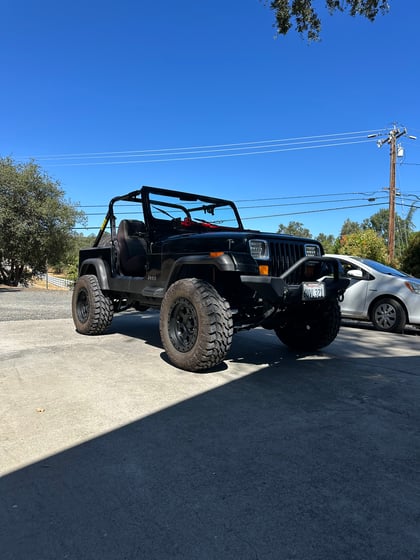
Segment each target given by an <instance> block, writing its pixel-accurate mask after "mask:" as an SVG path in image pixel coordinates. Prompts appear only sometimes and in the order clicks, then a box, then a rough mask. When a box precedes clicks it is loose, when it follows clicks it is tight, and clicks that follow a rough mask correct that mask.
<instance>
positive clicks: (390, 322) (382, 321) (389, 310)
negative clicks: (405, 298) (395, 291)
mask: <svg viewBox="0 0 420 560" xmlns="http://www.w3.org/2000/svg"><path fill="white" fill-rule="evenodd" d="M371 321H372V323H373V326H374V327H375V329H377V330H378V331H385V332H400V333H401V332H403V330H404V327H405V325H406V323H407V315H406V313H405V311H404V308H403V307H402V305H401V304H400V303H399V302H398V301H397V300H396V299H393V298H382V299H380V300H378V301H377V302H376V303H375V305H374V306H373V307H372V312H371Z"/></svg>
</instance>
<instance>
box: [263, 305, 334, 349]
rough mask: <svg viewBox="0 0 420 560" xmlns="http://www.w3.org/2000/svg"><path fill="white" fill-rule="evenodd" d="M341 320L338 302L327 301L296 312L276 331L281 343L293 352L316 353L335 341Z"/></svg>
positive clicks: (304, 307)
mask: <svg viewBox="0 0 420 560" xmlns="http://www.w3.org/2000/svg"><path fill="white" fill-rule="evenodd" d="M340 319H341V314H340V306H339V305H338V302H337V301H335V300H334V301H327V302H322V303H319V304H310V306H309V305H308V306H303V307H302V308H300V309H298V310H295V312H294V313H290V315H289V317H288V319H287V320H286V322H285V323H283V325H282V326H281V327H276V328H275V329H274V330H275V332H276V335H277V336H278V338H279V339H280V340H281V342H283V344H285V345H286V346H288V347H289V348H291V349H292V350H297V351H300V352H314V351H315V350H320V349H321V348H324V347H325V346H328V345H329V344H331V342H333V340H335V338H336V336H337V334H338V331H339V330H340Z"/></svg>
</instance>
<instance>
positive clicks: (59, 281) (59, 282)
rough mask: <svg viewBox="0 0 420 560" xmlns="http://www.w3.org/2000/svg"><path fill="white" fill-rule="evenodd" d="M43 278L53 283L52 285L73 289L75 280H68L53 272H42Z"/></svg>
mask: <svg viewBox="0 0 420 560" xmlns="http://www.w3.org/2000/svg"><path fill="white" fill-rule="evenodd" d="M40 279H41V280H45V283H46V284H47V285H48V284H51V285H52V286H57V287H58V288H68V289H69V290H71V289H72V288H73V287H74V282H73V280H67V278H58V277H57V276H51V274H48V275H47V274H41V275H40Z"/></svg>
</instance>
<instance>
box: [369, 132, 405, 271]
mask: <svg viewBox="0 0 420 560" xmlns="http://www.w3.org/2000/svg"><path fill="white" fill-rule="evenodd" d="M406 134H407V129H406V128H403V129H402V130H400V129H399V128H397V127H396V126H395V124H394V126H393V128H392V129H391V130H390V131H389V133H388V136H387V137H386V138H384V139H383V140H378V141H377V143H376V144H377V146H378V148H382V146H383V145H384V144H389V159H390V165H389V222H388V259H389V262H390V263H391V264H392V262H393V260H394V256H395V167H396V164H397V140H398V138H400V137H401V136H405V135H406ZM375 136H379V134H371V135H369V136H368V138H374V137H375ZM408 137H409V138H411V140H416V137H415V136H408Z"/></svg>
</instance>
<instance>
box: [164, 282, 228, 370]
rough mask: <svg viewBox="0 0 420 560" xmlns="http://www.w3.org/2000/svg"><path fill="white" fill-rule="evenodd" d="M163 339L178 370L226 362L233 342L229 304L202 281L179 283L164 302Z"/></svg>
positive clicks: (208, 366)
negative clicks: (225, 359)
mask: <svg viewBox="0 0 420 560" xmlns="http://www.w3.org/2000/svg"><path fill="white" fill-rule="evenodd" d="M160 336H161V339H162V344H163V347H164V349H165V351H166V353H167V355H168V357H169V359H170V361H171V362H172V363H173V364H174V365H175V366H176V367H178V368H180V369H185V370H188V371H200V370H206V369H209V368H212V367H214V366H216V365H218V364H219V363H220V362H222V361H223V360H224V358H225V356H226V354H227V352H228V350H229V348H230V345H231V343H232V336H233V321H232V313H231V310H230V306H229V303H228V302H227V301H226V300H225V299H224V298H222V297H221V296H220V294H219V293H218V292H217V290H216V289H215V288H214V287H213V286H212V285H211V284H208V283H207V282H205V281H203V280H199V279H197V278H188V279H182V280H178V281H177V282H175V283H174V284H172V286H171V287H170V288H169V289H168V291H167V292H166V294H165V297H164V299H163V302H162V306H161V310H160Z"/></svg>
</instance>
